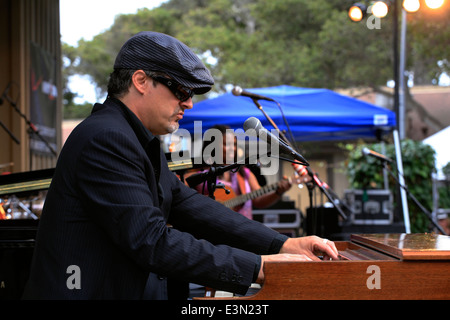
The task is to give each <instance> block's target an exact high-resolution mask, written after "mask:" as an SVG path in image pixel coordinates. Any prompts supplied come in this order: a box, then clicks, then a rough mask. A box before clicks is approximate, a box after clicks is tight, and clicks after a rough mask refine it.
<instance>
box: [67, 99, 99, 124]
mask: <svg viewBox="0 0 450 320" xmlns="http://www.w3.org/2000/svg"><path fill="white" fill-rule="evenodd" d="M91 111H92V103H90V102H86V103H84V104H75V103H73V102H71V103H68V104H64V114H63V117H64V119H66V120H67V119H84V118H86V117H87V116H88V115H90V114H91Z"/></svg>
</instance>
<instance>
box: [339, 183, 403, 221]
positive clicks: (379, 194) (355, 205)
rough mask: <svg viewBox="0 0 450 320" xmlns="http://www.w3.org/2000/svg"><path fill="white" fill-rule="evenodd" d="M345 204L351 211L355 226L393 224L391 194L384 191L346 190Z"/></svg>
mask: <svg viewBox="0 0 450 320" xmlns="http://www.w3.org/2000/svg"><path fill="white" fill-rule="evenodd" d="M344 198H345V201H346V203H347V204H348V205H349V207H350V208H351V209H352V213H351V218H350V219H351V222H352V223H353V224H355V225H358V224H359V225H390V224H392V222H393V217H394V213H393V203H392V194H391V192H390V191H389V190H385V189H373V190H372V189H371V190H346V191H345V195H344Z"/></svg>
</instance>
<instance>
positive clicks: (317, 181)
mask: <svg viewBox="0 0 450 320" xmlns="http://www.w3.org/2000/svg"><path fill="white" fill-rule="evenodd" d="M252 100H253V102H254V103H255V105H256V107H257V108H258V109H259V110H261V112H262V113H263V114H264V116H265V117H266V119H267V121H269V122H270V124H271V125H272V126H273V127H274V128H275V129H276V130H277V131H278V132H279V134H280V137H281V138H282V139H283V141H284V142H286V143H287V144H288V145H289V146H290V147H291V148H293V149H294V150H295V149H296V148H294V147H293V146H292V144H291V143H290V142H289V141H288V140H287V139H286V136H285V135H284V134H283V132H281V131H280V129H278V127H277V125H276V124H275V122H274V121H273V120H272V118H270V116H269V115H268V114H267V113H266V112H265V111H264V110H263V107H262V106H261V104H260V103H259V101H258V100H257V99H254V98H252ZM302 165H303V164H302ZM306 169H307V170H308V174H309V176H310V177H311V181H313V185H312V186H311V188H310V187H308V190H309V192H310V206H311V208H312V201H311V198H312V195H311V192H312V189H313V188H314V186H317V187H318V188H319V189H320V191H321V192H322V193H323V194H324V195H325V196H326V197H327V198H328V200H330V202H331V203H332V204H333V206H334V207H335V208H336V209H337V211H338V213H339V215H340V216H341V217H342V218H343V219H344V220H347V215H346V214H345V213H344V211H343V210H342V209H341V208H340V207H339V206H337V205H336V203H335V199H333V198H332V197H331V195H330V193H329V192H328V190H326V189H325V188H324V186H323V182H322V181H320V179H319V177H317V175H316V174H315V173H314V172H313V171H312V170H311V168H310V167H306ZM339 202H340V201H339Z"/></svg>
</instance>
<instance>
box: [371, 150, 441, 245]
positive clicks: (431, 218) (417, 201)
mask: <svg viewBox="0 0 450 320" xmlns="http://www.w3.org/2000/svg"><path fill="white" fill-rule="evenodd" d="M380 160H381V159H380ZM381 161H382V162H383V166H384V169H385V170H386V171H387V172H388V173H389V174H390V175H391V176H392V177H393V178H394V180H395V181H396V182H397V183H398V185H399V186H400V187H401V188H403V189H404V190H405V191H406V194H407V195H408V196H409V197H410V198H411V199H412V200H413V202H414V203H415V204H416V205H417V206H418V207H419V209H420V210H422V212H423V213H424V214H425V215H426V216H427V218H428V219H429V220H430V221H431V223H433V225H434V226H435V227H436V229H438V230H439V232H441V233H442V234H443V235H446V236H448V234H447V233H446V232H445V231H444V229H443V228H442V227H441V226H440V225H439V224H438V223H437V222H436V221H434V219H433V216H432V214H431V213H430V211H428V210H427V209H426V208H425V207H424V206H423V205H422V204H421V203H420V202H419V200H417V198H416V197H415V196H414V195H413V194H412V193H411V192H410V191H409V190H408V187H407V186H406V185H403V184H401V183H400V181H399V180H398V179H397V177H396V176H395V174H394V173H393V172H392V171H391V170H389V169H388V166H387V161H386V160H381Z"/></svg>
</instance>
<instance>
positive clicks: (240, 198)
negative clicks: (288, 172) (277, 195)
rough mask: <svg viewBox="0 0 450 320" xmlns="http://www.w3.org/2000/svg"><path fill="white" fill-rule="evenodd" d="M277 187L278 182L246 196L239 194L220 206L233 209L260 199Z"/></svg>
mask: <svg viewBox="0 0 450 320" xmlns="http://www.w3.org/2000/svg"><path fill="white" fill-rule="evenodd" d="M277 187H278V182H277V183H274V184H270V185H267V186H264V187H262V188H260V189H258V190H255V191H252V192H249V193H246V194H241V195H239V196H237V197H235V198H233V199H230V200H227V201H225V202H223V203H222V204H223V205H224V206H225V207H227V208H234V207H237V206H239V205H241V204H243V203H245V202H247V201H248V200H252V199H255V198H258V197H261V196H262V195H265V194H266V193H269V192H272V191H275V190H276V189H277Z"/></svg>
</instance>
